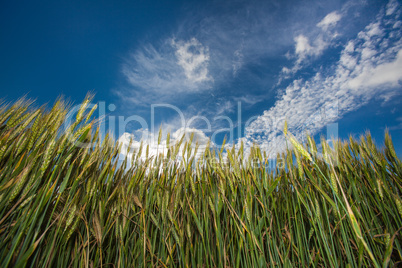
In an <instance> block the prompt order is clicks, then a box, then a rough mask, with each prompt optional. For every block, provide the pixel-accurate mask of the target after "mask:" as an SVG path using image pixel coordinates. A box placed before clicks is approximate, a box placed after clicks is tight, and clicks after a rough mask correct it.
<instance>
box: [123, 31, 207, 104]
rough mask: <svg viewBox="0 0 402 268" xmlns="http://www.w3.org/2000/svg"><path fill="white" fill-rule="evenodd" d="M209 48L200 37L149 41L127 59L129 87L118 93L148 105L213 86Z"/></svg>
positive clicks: (125, 66)
mask: <svg viewBox="0 0 402 268" xmlns="http://www.w3.org/2000/svg"><path fill="white" fill-rule="evenodd" d="M208 64H209V50H208V47H206V46H203V45H202V44H201V43H200V42H199V41H198V40H197V39H196V38H191V39H190V40H188V41H185V40H174V39H168V40H165V41H164V42H162V44H160V45H159V46H158V47H155V46H154V45H151V44H147V45H145V46H143V47H141V48H140V49H137V50H136V51H135V52H134V53H132V54H131V55H130V57H129V58H128V59H127V60H126V61H125V63H124V64H123V67H122V73H123V74H124V76H125V77H126V79H127V81H128V83H129V88H125V89H120V90H119V91H117V94H118V95H120V96H121V97H124V98H126V99H127V98H129V100H130V101H131V102H135V103H136V104H143V105H147V104H149V103H152V102H155V101H158V100H169V99H170V98H171V97H175V96H176V95H175V94H177V93H180V94H185V93H189V92H198V91H201V90H208V89H210V88H211V85H212V83H213V78H212V77H211V75H210V73H209V70H208Z"/></svg>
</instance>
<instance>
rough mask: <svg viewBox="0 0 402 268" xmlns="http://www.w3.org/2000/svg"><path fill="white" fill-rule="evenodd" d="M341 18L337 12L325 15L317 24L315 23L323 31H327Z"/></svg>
mask: <svg viewBox="0 0 402 268" xmlns="http://www.w3.org/2000/svg"><path fill="white" fill-rule="evenodd" d="M341 18H342V15H341V14H339V13H338V12H337V11H334V12H331V13H329V14H328V15H326V16H325V17H324V18H323V19H322V20H321V21H320V22H319V23H317V26H318V27H320V28H321V29H323V30H324V31H327V30H328V29H329V28H331V27H333V26H335V25H336V24H337V23H338V21H340V19H341Z"/></svg>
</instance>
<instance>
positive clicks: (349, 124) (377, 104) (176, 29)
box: [0, 0, 402, 156]
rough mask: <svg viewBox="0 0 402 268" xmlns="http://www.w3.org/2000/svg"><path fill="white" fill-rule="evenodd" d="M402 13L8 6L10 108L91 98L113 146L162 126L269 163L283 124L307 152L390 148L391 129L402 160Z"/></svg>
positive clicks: (183, 4) (300, 6) (2, 30)
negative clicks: (365, 144) (349, 142)
mask: <svg viewBox="0 0 402 268" xmlns="http://www.w3.org/2000/svg"><path fill="white" fill-rule="evenodd" d="M401 12H402V5H401V2H400V1H396V0H391V1H353V0H352V1H336V0H335V1H334V0H331V1H317V0H316V1H310V0H308V1H9V2H5V1H3V2H2V3H1V4H0V40H1V42H0V59H1V61H0V73H1V76H0V93H1V95H0V97H1V98H3V99H5V100H7V101H13V100H15V99H17V98H18V97H21V96H23V95H27V96H28V97H30V98H33V99H36V100H37V101H36V104H37V105H42V104H45V103H49V104H51V103H53V102H54V101H55V99H56V98H57V97H58V96H60V95H64V96H65V97H66V98H67V99H68V100H70V101H71V102H73V103H75V104H78V103H79V102H80V101H82V100H83V99H84V97H85V95H86V93H87V92H93V93H95V94H96V96H95V99H94V101H93V102H94V103H96V102H104V103H105V107H106V112H107V115H108V117H106V118H112V117H113V118H114V119H113V120H115V121H116V123H115V124H110V122H107V126H109V127H110V128H113V133H114V136H115V137H116V139H117V138H119V137H120V138H121V139H124V138H126V137H129V135H128V134H125V135H123V133H124V132H127V133H130V134H133V135H134V138H135V139H136V140H137V141H139V139H140V138H141V137H145V134H146V136H147V137H148V140H149V137H153V135H152V131H153V130H155V129H156V131H157V130H158V128H159V127H162V129H163V131H164V135H166V133H167V132H168V131H170V132H171V133H173V134H174V135H173V136H172V137H173V138H175V137H176V138H177V137H179V136H180V135H179V134H182V133H183V132H185V131H190V132H194V133H196V136H197V139H198V141H199V142H200V143H205V142H206V141H207V140H208V138H209V139H212V142H213V143H215V144H217V145H219V144H220V143H222V139H223V137H224V136H226V137H227V138H228V143H229V144H230V145H232V144H239V142H240V141H243V142H244V143H245V144H246V145H247V146H251V144H252V143H253V142H257V143H258V144H260V145H261V146H262V147H263V148H264V149H265V150H267V151H268V152H269V153H270V154H271V155H275V153H276V152H278V151H280V150H282V149H283V148H284V146H285V139H284V137H283V135H282V130H283V124H284V122H285V120H286V121H287V122H288V125H289V130H290V131H291V132H292V133H293V134H294V135H296V136H297V137H299V138H300V139H303V135H304V133H306V132H309V133H311V134H313V135H316V137H318V136H319V135H324V136H326V137H328V138H329V137H330V136H331V135H332V134H336V135H337V136H338V137H339V138H341V139H346V138H348V136H349V135H353V136H355V137H358V136H359V135H360V134H364V133H365V131H366V130H369V131H370V132H371V133H372V135H373V137H374V138H375V140H376V141H377V143H378V144H379V145H381V144H382V141H383V136H384V131H385V128H388V129H389V131H390V133H391V136H392V137H393V140H394V144H395V147H396V150H397V153H398V155H399V156H402V135H401V134H402V111H401V108H400V107H401V101H402V94H401V93H402V90H401V89H402V83H401V81H402V17H401ZM152 107H154V109H153V111H154V113H153V112H152ZM118 116H120V117H122V118H123V119H124V120H126V121H125V123H124V127H123V124H119V119H118ZM130 118H131V119H130ZM183 128H185V129H186V130H183ZM330 134H331V135H330ZM122 135H123V136H122Z"/></svg>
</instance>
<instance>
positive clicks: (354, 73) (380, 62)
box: [243, 1, 402, 156]
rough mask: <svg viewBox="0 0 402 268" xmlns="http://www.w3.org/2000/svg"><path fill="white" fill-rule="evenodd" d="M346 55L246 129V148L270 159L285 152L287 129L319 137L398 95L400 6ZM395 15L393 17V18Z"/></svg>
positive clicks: (295, 85)
mask: <svg viewBox="0 0 402 268" xmlns="http://www.w3.org/2000/svg"><path fill="white" fill-rule="evenodd" d="M391 3H392V5H390V4H389V5H388V6H387V9H386V11H385V12H384V10H382V11H380V13H379V15H378V16H377V19H376V21H374V22H373V23H370V24H369V25H368V26H367V27H366V28H365V29H364V30H363V31H361V32H359V34H358V35H357V37H356V38H355V39H353V40H350V41H349V42H348V43H347V44H346V45H345V47H344V49H343V50H342V52H341V55H340V59H339V61H337V62H336V64H335V65H333V66H331V67H330V68H323V70H322V71H320V72H317V73H316V74H315V75H314V76H313V77H312V78H310V79H307V80H305V79H298V80H294V81H293V82H292V83H291V84H290V85H289V86H288V87H287V88H286V90H285V92H284V94H283V95H282V96H281V97H280V98H279V100H278V101H277V102H276V103H275V105H274V106H273V107H271V108H270V109H269V110H267V111H265V112H264V113H263V115H261V116H259V117H258V118H257V119H256V120H255V121H254V122H252V124H251V125H250V126H249V127H248V128H247V129H246V137H245V138H244V139H243V141H245V142H246V143H249V144H251V143H252V142H254V141H255V142H258V143H260V144H261V145H262V146H263V148H264V149H266V150H267V151H268V152H271V156H273V155H274V154H275V153H277V152H280V151H282V150H283V149H284V148H285V138H284V136H283V135H282V134H281V130H282V129H283V123H284V121H285V120H287V121H288V124H289V128H290V130H291V131H292V132H293V133H295V134H296V136H298V137H301V136H302V135H303V134H304V132H305V131H309V132H310V133H312V134H314V133H316V132H317V131H318V130H320V129H322V128H323V127H324V126H325V125H327V124H329V123H331V122H334V121H335V120H337V119H338V118H340V117H342V116H343V115H344V114H345V113H347V112H349V111H353V110H356V109H358V108H359V107H361V106H362V105H364V104H365V103H367V102H368V101H369V100H370V99H372V98H373V97H375V96H381V95H387V94H389V93H392V94H398V90H400V87H401V84H400V83H401V80H402V72H401V71H400V70H402V40H401V32H402V31H401V30H402V28H401V24H400V23H399V22H400V19H401V18H400V13H401V12H400V10H401V9H400V6H398V5H397V3H396V2H394V1H392V2H391ZM391 10H392V12H391Z"/></svg>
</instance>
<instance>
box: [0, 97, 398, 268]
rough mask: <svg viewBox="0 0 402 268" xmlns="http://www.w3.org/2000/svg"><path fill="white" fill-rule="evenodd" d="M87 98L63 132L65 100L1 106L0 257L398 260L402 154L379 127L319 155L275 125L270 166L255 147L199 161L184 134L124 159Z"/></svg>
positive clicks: (365, 263) (289, 262)
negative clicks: (376, 138)
mask: <svg viewBox="0 0 402 268" xmlns="http://www.w3.org/2000/svg"><path fill="white" fill-rule="evenodd" d="M90 100H91V99H90V97H88V98H87V99H86V100H85V101H84V102H83V104H82V106H81V109H80V110H79V111H78V113H77V115H76V118H75V122H74V123H73V124H72V125H71V126H70V127H69V128H68V129H67V130H63V128H62V126H63V122H64V120H65V116H66V114H67V112H68V108H69V107H68V106H67V104H66V103H65V102H64V101H62V100H59V101H57V102H56V103H55V104H54V105H53V107H51V109H48V108H46V107H40V108H33V105H32V102H30V101H28V100H25V99H21V100H19V101H17V102H15V103H13V104H8V105H7V104H4V103H3V104H2V105H1V107H0V265H1V267H8V266H15V267H274V266H279V267H380V266H382V267H388V266H389V267H400V265H402V262H401V261H402V239H401V229H402V198H401V193H402V164H401V161H400V160H399V159H398V157H397V155H396V153H395V150H394V148H393V145H392V141H391V137H390V136H389V134H388V133H385V144H384V146H383V147H382V148H378V147H377V146H376V145H375V143H374V142H373V141H372V139H371V136H370V134H366V135H365V136H362V137H361V139H360V140H355V139H353V138H350V140H348V141H337V142H336V143H335V145H334V148H335V149H336V152H337V153H336V156H334V151H333V150H332V149H331V148H330V146H329V145H328V144H327V143H326V142H325V140H323V141H322V142H321V144H322V148H323V157H321V156H320V155H318V154H317V153H316V152H317V148H316V147H317V145H316V143H315V141H314V140H313V139H312V138H310V137H309V138H308V142H307V143H306V144H301V143H299V142H298V141H297V140H296V138H295V137H294V136H292V134H291V133H288V131H287V129H286V128H285V129H284V133H285V134H286V136H287V138H288V141H289V149H288V150H287V151H286V152H284V153H282V154H281V155H278V156H277V159H276V161H277V162H278V163H281V165H277V166H276V168H275V169H273V170H269V169H267V168H266V165H265V163H266V155H265V153H264V152H263V151H261V150H260V148H259V147H258V146H254V147H253V148H251V151H250V152H249V154H248V155H247V156H246V154H245V152H244V148H243V146H241V147H240V148H239V149H235V148H233V149H228V150H226V151H225V152H223V150H214V149H213V148H209V147H207V148H206V149H205V151H203V152H202V157H200V158H196V157H195V155H196V153H199V152H198V150H199V148H198V147H197V144H195V143H193V142H191V138H190V140H188V139H182V140H181V141H180V142H177V143H175V144H170V145H169V147H168V148H167V154H165V155H159V156H149V157H147V158H146V159H145V160H144V159H142V158H140V157H139V156H141V154H142V151H144V150H145V151H147V148H146V147H145V146H143V147H144V148H143V147H141V148H140V151H137V152H135V153H134V157H132V158H131V159H129V158H125V159H124V160H123V159H121V157H120V153H119V152H120V148H119V147H120V145H119V144H118V143H117V142H115V141H114V140H113V139H112V138H111V137H109V136H107V135H106V136H105V137H102V138H100V136H101V135H100V133H99V126H98V125H97V121H96V120H95V119H92V118H93V112H94V109H96V107H94V108H93V109H92V110H90V109H85V108H86V105H88V103H89V102H90ZM77 142H79V143H90V144H91V146H87V147H83V146H76V145H75V144H76V143H77ZM168 144H169V140H168ZM291 148H294V149H291ZM178 154H182V156H183V157H182V159H181V160H180V161H168V160H171V159H176V158H177V156H178Z"/></svg>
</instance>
